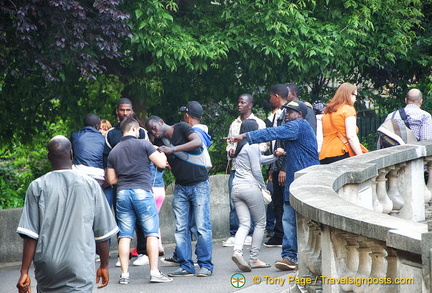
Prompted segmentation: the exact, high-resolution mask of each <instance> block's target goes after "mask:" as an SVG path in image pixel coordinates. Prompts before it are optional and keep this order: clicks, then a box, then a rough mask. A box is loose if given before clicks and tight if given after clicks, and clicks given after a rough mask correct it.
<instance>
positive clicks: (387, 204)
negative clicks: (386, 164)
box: [376, 169, 393, 214]
mask: <svg viewBox="0 0 432 293" xmlns="http://www.w3.org/2000/svg"><path fill="white" fill-rule="evenodd" d="M386 175H387V171H386V169H380V170H378V177H377V179H376V181H377V188H376V193H377V198H378V201H379V202H380V203H381V205H382V207H383V211H382V212H383V214H389V213H390V212H391V211H392V209H393V202H392V201H391V199H390V198H389V197H388V195H387V187H386V181H387V178H386Z"/></svg>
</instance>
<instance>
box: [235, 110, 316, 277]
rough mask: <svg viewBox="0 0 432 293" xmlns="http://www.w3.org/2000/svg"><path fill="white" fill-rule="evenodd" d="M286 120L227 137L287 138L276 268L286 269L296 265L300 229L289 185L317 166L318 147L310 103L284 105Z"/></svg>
mask: <svg viewBox="0 0 432 293" xmlns="http://www.w3.org/2000/svg"><path fill="white" fill-rule="evenodd" d="M284 107H285V108H286V110H287V111H286V120H287V123H285V124H284V125H281V126H278V127H270V128H265V129H260V130H256V131H251V132H248V133H243V134H240V135H235V136H232V137H228V139H229V141H231V142H238V141H240V140H242V139H243V138H247V141H248V143H250V144H252V143H261V142H265V141H270V140H275V139H283V140H285V150H286V156H287V158H289V160H290V163H289V164H286V182H285V192H284V212H283V217H282V225H283V230H284V236H283V240H282V253H281V256H282V260H278V261H276V262H275V267H276V268H278V269H280V270H283V271H287V270H295V269H296V268H297V262H298V261H297V231H296V217H295V211H294V209H293V208H292V206H291V205H290V202H289V200H290V199H289V186H290V184H291V183H292V182H293V181H294V173H295V172H297V171H299V170H301V169H304V168H307V167H309V166H312V165H318V164H319V161H318V150H317V141H316V136H315V133H314V132H313V130H312V128H311V126H310V125H309V123H308V122H307V121H306V120H304V118H303V117H304V116H306V114H307V111H308V110H307V106H306V105H305V104H304V103H302V102H300V101H291V102H289V103H288V104H286V105H284Z"/></svg>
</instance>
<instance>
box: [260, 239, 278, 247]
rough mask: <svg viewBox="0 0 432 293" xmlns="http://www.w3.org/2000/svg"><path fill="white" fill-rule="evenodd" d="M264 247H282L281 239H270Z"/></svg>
mask: <svg viewBox="0 0 432 293" xmlns="http://www.w3.org/2000/svg"><path fill="white" fill-rule="evenodd" d="M264 246H265V247H282V239H280V238H276V237H272V238H270V239H269V240H267V242H265V243H264Z"/></svg>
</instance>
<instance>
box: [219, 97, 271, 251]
mask: <svg viewBox="0 0 432 293" xmlns="http://www.w3.org/2000/svg"><path fill="white" fill-rule="evenodd" d="M253 105H254V98H253V96H252V95H250V94H241V95H240V96H239V98H238V104H237V109H238V112H239V113H240V116H239V117H237V119H235V120H234V121H233V122H232V123H231V126H230V128H229V131H228V137H232V136H233V135H238V134H240V125H241V123H242V122H243V120H246V119H254V120H255V121H256V122H257V123H258V128H259V129H264V128H266V125H265V123H264V121H263V120H261V119H259V118H258V117H256V116H255V115H254V114H253V113H252V107H253ZM236 147H237V143H233V144H227V147H226V151H227V158H228V161H231V171H230V177H229V180H228V190H229V199H230V237H229V238H228V239H227V240H226V241H224V242H223V246H225V247H228V246H234V241H235V238H234V236H235V233H236V232H237V229H238V227H239V222H238V217H237V213H236V211H235V208H234V204H233V202H232V199H231V189H232V181H233V179H234V176H235V159H234V158H233V156H234V152H235V149H236ZM267 149H268V145H267V143H261V144H260V150H261V152H265V151H266V150H267ZM251 241H252V238H251V237H250V236H248V237H246V241H245V245H251Z"/></svg>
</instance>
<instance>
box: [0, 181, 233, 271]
mask: <svg viewBox="0 0 432 293" xmlns="http://www.w3.org/2000/svg"><path fill="white" fill-rule="evenodd" d="M228 177H229V176H228V175H214V176H211V177H210V188H211V191H210V198H211V203H210V213H211V215H210V216H211V223H212V228H213V238H224V237H228V236H229V200H228ZM173 188H174V186H173V185H170V186H168V187H167V190H166V198H165V201H164V203H163V205H162V208H161V211H160V229H161V234H162V241H163V242H164V243H173V242H174V231H175V223H174V214H173V211H172V206H171V203H172V197H173V194H172V192H173ZM21 213H22V208H18V209H7V210H0V264H1V263H8V262H16V261H21V254H22V239H21V238H20V237H19V235H18V234H17V233H16V228H17V226H18V222H19V218H20V216H21ZM116 246H117V245H116V241H115V239H113V241H112V247H111V249H116Z"/></svg>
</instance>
